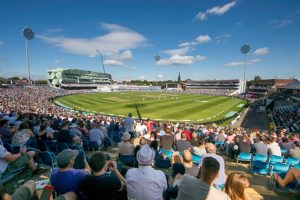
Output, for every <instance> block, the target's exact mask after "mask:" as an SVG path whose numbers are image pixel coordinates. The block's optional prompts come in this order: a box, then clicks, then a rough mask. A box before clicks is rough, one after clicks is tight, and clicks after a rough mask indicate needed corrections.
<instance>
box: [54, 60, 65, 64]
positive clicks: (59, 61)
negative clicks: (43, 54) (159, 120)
mask: <svg viewBox="0 0 300 200" xmlns="http://www.w3.org/2000/svg"><path fill="white" fill-rule="evenodd" d="M53 62H54V63H55V64H59V63H64V62H65V61H64V60H59V59H56V60H54V61H53Z"/></svg>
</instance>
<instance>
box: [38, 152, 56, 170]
mask: <svg viewBox="0 0 300 200" xmlns="http://www.w3.org/2000/svg"><path fill="white" fill-rule="evenodd" d="M40 158H41V160H42V163H43V164H45V165H48V166H50V167H51V168H52V169H53V168H54V167H56V156H55V154H54V153H53V152H49V151H44V152H42V153H41V154H40Z"/></svg>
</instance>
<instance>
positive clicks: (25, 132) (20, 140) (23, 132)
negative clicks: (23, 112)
mask: <svg viewBox="0 0 300 200" xmlns="http://www.w3.org/2000/svg"><path fill="white" fill-rule="evenodd" d="M31 137H32V138H34V137H35V135H34V134H33V132H32V131H31V130H30V129H29V125H28V123H27V122H23V123H22V124H21V125H20V126H19V128H18V131H17V132H16V133H15V134H14V136H13V138H12V141H11V144H13V145H15V146H20V147H22V146H25V145H26V143H27V142H28V141H29V140H30V138H31Z"/></svg>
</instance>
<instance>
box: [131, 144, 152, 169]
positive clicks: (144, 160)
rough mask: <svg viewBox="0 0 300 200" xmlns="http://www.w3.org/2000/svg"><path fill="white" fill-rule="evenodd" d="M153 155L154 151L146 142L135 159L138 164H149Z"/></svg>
mask: <svg viewBox="0 0 300 200" xmlns="http://www.w3.org/2000/svg"><path fill="white" fill-rule="evenodd" d="M154 157H155V152H154V150H153V149H151V148H150V147H149V145H148V144H145V145H143V146H142V147H141V148H140V150H139V151H138V152H137V155H136V159H137V161H138V163H139V164H140V165H151V164H152V162H153V160H154Z"/></svg>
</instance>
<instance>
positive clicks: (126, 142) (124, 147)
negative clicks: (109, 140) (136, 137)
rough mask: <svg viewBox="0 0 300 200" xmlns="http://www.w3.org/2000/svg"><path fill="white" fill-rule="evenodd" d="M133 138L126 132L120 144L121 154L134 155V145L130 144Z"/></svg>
mask: <svg viewBox="0 0 300 200" xmlns="http://www.w3.org/2000/svg"><path fill="white" fill-rule="evenodd" d="M130 140H131V137H130V134H129V133H128V132H125V133H124V134H123V136H122V142H119V143H118V149H119V154H121V155H132V153H133V150H134V145H133V144H132V143H130Z"/></svg>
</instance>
